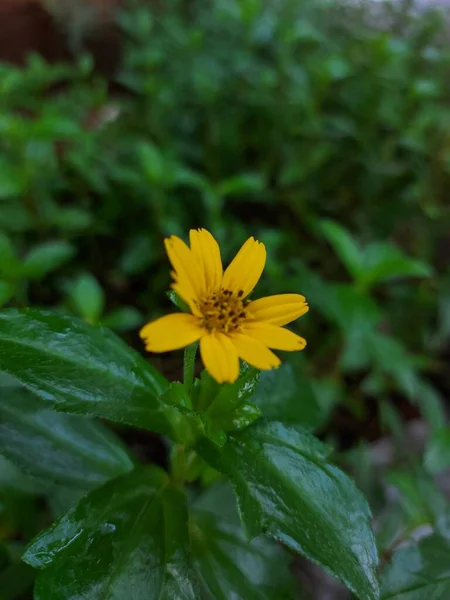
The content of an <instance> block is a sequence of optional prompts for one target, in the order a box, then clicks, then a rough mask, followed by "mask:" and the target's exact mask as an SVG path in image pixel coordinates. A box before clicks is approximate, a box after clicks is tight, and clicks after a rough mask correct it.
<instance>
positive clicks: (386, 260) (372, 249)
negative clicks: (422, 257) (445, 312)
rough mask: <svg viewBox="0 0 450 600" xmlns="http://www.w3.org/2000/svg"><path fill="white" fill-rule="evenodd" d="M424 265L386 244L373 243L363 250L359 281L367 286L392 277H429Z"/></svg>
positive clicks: (429, 269)
mask: <svg viewBox="0 0 450 600" xmlns="http://www.w3.org/2000/svg"><path fill="white" fill-rule="evenodd" d="M432 274H433V271H432V268H431V267H430V266H429V265H427V264H426V263H424V262H422V261H419V260H415V259H412V258H409V257H407V256H405V255H404V254H403V253H402V252H401V251H400V250H399V249H398V248H396V247H395V246H391V245H390V244H387V243H374V244H370V245H368V246H367V247H366V248H365V250H364V256H363V273H362V275H361V281H362V283H364V285H366V286H369V285H373V284H375V283H378V282H380V281H384V280H386V279H392V278H394V277H431V275H432Z"/></svg>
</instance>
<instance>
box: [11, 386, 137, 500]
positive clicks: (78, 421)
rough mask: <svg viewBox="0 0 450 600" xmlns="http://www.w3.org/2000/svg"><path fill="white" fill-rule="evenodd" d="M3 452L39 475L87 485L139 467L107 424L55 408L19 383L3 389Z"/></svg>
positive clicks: (65, 482) (25, 468) (30, 472)
mask: <svg viewBox="0 0 450 600" xmlns="http://www.w3.org/2000/svg"><path fill="white" fill-rule="evenodd" d="M0 453H1V454H3V455H4V456H5V457H6V458H8V459H9V460H10V461H12V462H13V463H15V464H16V465H17V466H18V467H19V468H20V469H21V470H22V471H23V472H25V473H28V474H30V475H33V476H34V477H37V478H40V479H42V480H45V481H47V482H50V481H53V482H56V483H60V484H65V485H70V486H74V487H77V488H81V489H85V490H86V489H90V488H92V487H95V486H97V485H100V484H102V483H104V482H105V481H106V480H108V479H110V478H112V477H116V476H117V475H120V474H121V473H124V472H126V471H129V470H131V469H132V468H133V463H132V461H131V459H130V458H129V456H128V454H127V452H126V451H125V449H124V448H123V446H122V444H121V442H120V441H119V440H118V439H117V438H116V437H115V436H114V435H113V434H112V432H110V431H109V430H108V429H107V428H106V427H105V426H104V425H102V424H101V423H98V422H95V421H93V420H91V419H89V418H86V417H79V416H73V415H65V414H61V413H56V412H53V411H51V410H49V409H48V408H47V406H46V404H45V403H44V402H42V401H38V400H37V399H36V398H33V397H32V396H31V394H30V393H29V392H27V391H26V390H23V389H21V388H18V387H15V388H13V387H6V388H1V389H0Z"/></svg>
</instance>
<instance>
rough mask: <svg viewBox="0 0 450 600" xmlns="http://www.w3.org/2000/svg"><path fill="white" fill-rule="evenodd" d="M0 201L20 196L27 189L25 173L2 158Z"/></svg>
mask: <svg viewBox="0 0 450 600" xmlns="http://www.w3.org/2000/svg"><path fill="white" fill-rule="evenodd" d="M0 173H1V174H2V176H1V178H0V200H3V199H5V198H9V197H13V196H20V195H21V194H23V193H24V192H25V191H26V189H27V185H28V182H27V178H26V172H25V170H24V169H23V170H22V169H19V168H17V167H16V166H15V165H12V164H11V163H10V162H8V161H7V160H5V159H4V158H1V159H0Z"/></svg>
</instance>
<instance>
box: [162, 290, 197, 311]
mask: <svg viewBox="0 0 450 600" xmlns="http://www.w3.org/2000/svg"><path fill="white" fill-rule="evenodd" d="M167 297H168V298H169V300H170V301H171V302H172V304H173V305H174V306H176V307H177V308H178V309H179V310H181V312H191V309H190V308H189V306H188V305H187V304H186V302H184V300H182V299H181V298H180V296H179V295H178V294H177V293H176V292H174V291H173V290H169V291H168V292H167Z"/></svg>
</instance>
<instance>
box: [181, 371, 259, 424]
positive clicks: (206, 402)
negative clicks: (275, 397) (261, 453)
mask: <svg viewBox="0 0 450 600" xmlns="http://www.w3.org/2000/svg"><path fill="white" fill-rule="evenodd" d="M258 379H259V371H257V370H256V369H253V368H252V367H249V366H248V365H243V366H242V368H241V374H240V376H239V378H238V379H237V381H235V382H234V383H226V384H224V385H221V384H218V383H217V382H216V381H215V380H214V379H213V378H212V377H211V376H210V375H209V373H208V372H207V371H206V370H205V371H203V372H202V374H201V377H200V380H198V379H197V380H196V381H195V385H194V391H193V406H194V408H196V409H197V410H198V411H199V412H205V414H206V417H207V419H208V423H209V426H210V428H211V430H212V431H214V430H217V431H220V430H223V431H234V430H236V429H242V428H243V427H247V425H250V424H251V423H253V422H254V421H256V420H257V419H258V418H259V417H260V415H261V411H260V409H259V408H258V407H257V406H255V404H251V403H249V402H247V400H249V399H252V395H253V393H254V391H255V389H256V384H257V383H258Z"/></svg>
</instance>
